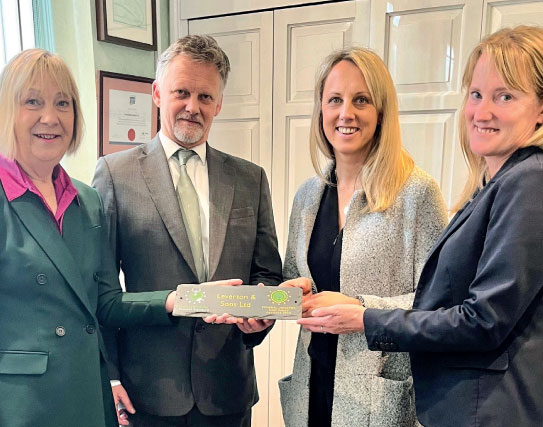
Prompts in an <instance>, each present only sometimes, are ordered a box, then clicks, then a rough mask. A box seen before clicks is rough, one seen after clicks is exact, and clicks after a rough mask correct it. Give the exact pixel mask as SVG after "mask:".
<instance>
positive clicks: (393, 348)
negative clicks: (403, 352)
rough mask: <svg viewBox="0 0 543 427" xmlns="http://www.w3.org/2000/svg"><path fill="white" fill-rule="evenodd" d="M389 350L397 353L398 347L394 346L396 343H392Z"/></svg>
mask: <svg viewBox="0 0 543 427" xmlns="http://www.w3.org/2000/svg"><path fill="white" fill-rule="evenodd" d="M389 350H391V351H396V350H398V345H397V344H394V343H390V348H389Z"/></svg>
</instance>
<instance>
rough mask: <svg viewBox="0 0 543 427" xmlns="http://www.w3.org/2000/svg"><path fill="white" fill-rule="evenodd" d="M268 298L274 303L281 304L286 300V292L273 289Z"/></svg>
mask: <svg viewBox="0 0 543 427" xmlns="http://www.w3.org/2000/svg"><path fill="white" fill-rule="evenodd" d="M270 299H271V301H272V302H274V303H275V304H283V303H285V302H287V301H288V293H287V292H286V291H283V290H278V291H273V292H272V293H271V295H270Z"/></svg>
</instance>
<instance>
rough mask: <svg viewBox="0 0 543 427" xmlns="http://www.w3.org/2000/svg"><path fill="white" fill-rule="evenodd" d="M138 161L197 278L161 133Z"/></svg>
mask: <svg viewBox="0 0 543 427" xmlns="http://www.w3.org/2000/svg"><path fill="white" fill-rule="evenodd" d="M139 162H140V167H141V173H142V175H143V179H144V180H145V183H146V184H147V188H148V189H149V193H150V194H151V199H152V200H153V203H154V204H155V206H156V209H157V211H158V213H159V215H160V217H161V218H162V222H164V225H165V226H166V229H167V230H168V233H169V234H170V236H171V238H172V240H173V242H174V244H175V246H176V247H177V249H178V250H179V252H180V253H181V255H182V256H183V258H184V259H185V261H186V262H187V264H188V265H189V267H190V269H191V270H192V272H193V274H194V277H195V278H196V277H198V276H197V273H196V266H195V265H194V259H193V258H192V252H191V250H190V244H189V239H188V236H187V231H186V229H185V224H184V223H183V217H182V216H181V209H180V208H179V203H178V201H177V194H176V192H175V188H174V186H173V182H172V176H171V174H170V167H169V166H168V160H167V159H166V154H164V150H163V148H162V144H161V143H160V139H159V137H158V136H157V137H155V138H154V139H153V140H152V141H151V142H150V143H149V145H148V146H147V147H146V150H145V151H144V152H143V153H142V156H141V157H140V158H139Z"/></svg>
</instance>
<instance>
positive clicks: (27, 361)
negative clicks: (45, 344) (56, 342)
mask: <svg viewBox="0 0 543 427" xmlns="http://www.w3.org/2000/svg"><path fill="white" fill-rule="evenodd" d="M48 361H49V353H46V352H44V351H20V350H0V374H7V375H42V374H44V373H45V371H47V362H48Z"/></svg>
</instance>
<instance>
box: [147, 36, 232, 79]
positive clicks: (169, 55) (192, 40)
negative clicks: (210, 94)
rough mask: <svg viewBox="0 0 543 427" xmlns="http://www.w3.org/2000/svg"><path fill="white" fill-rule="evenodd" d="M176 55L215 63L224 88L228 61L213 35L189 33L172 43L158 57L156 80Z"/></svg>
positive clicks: (228, 70) (228, 66) (228, 69)
mask: <svg viewBox="0 0 543 427" xmlns="http://www.w3.org/2000/svg"><path fill="white" fill-rule="evenodd" d="M177 55H187V56H188V57H190V58H191V59H192V60H193V61H195V62H201V63H205V64H213V65H215V67H217V71H218V72H219V75H220V76H221V81H222V87H223V89H224V87H225V86H226V81H227V80H228V73H229V72H230V61H229V60H228V56H227V55H226V53H225V52H224V50H222V49H221V48H220V46H219V45H218V44H217V41H216V40H215V39H214V38H213V37H211V36H200V35H194V34H190V35H188V36H185V37H182V38H180V39H178V40H177V41H175V42H174V43H172V44H171V45H170V46H169V47H168V49H166V50H165V51H164V52H162V55H160V57H159V58H158V61H157V65H156V79H157V80H158V81H160V80H161V79H162V76H163V75H164V72H165V71H166V68H167V67H168V64H169V63H170V62H171V61H172V59H174V58H175V57H176V56H177Z"/></svg>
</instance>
